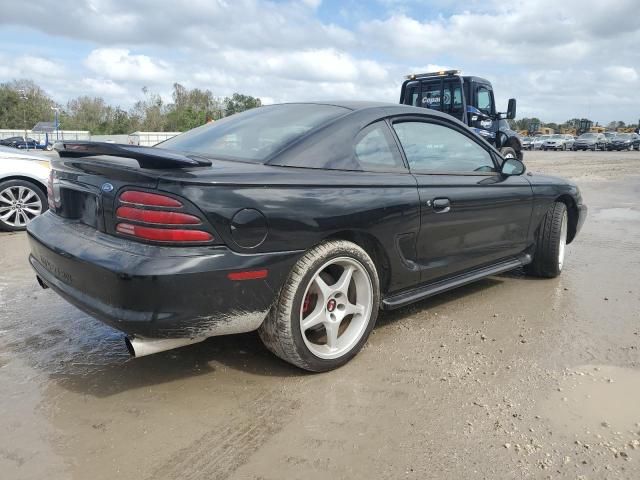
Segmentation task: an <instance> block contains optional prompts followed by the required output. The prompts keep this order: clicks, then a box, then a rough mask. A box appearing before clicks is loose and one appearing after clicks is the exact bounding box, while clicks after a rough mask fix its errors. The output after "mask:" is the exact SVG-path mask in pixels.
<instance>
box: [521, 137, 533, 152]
mask: <svg viewBox="0 0 640 480" xmlns="http://www.w3.org/2000/svg"><path fill="white" fill-rule="evenodd" d="M520 143H521V144H522V149H523V150H531V148H532V143H533V138H531V137H522V138H521V139H520Z"/></svg>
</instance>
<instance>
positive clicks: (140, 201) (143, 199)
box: [120, 190, 182, 208]
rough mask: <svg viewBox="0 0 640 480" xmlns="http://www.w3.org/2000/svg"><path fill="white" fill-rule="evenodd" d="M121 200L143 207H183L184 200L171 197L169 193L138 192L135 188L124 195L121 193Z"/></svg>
mask: <svg viewBox="0 0 640 480" xmlns="http://www.w3.org/2000/svg"><path fill="white" fill-rule="evenodd" d="M120 201H121V202H122V203H133V204H135V205H140V206H142V207H171V208H180V207H182V202H179V201H178V200H176V199H175V198H172V197H169V196H167V195H160V194H157V193H148V192H137V191H135V190H128V191H126V192H124V193H123V194H122V195H120Z"/></svg>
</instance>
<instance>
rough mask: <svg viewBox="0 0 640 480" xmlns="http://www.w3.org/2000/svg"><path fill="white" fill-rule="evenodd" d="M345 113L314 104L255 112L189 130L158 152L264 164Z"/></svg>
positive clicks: (249, 111) (291, 105)
mask: <svg viewBox="0 0 640 480" xmlns="http://www.w3.org/2000/svg"><path fill="white" fill-rule="evenodd" d="M348 112H349V110H348V109H346V108H343V107H337V106H333V105H316V104H286V105H270V106H266V107H260V108H254V109H252V110H247V111H245V112H242V113H239V114H236V115H232V116H230V117H227V118H224V119H222V120H218V121H217V122H214V123H210V124H207V125H204V126H202V127H198V128H194V129H193V130H189V131H188V132H185V133H183V134H181V135H178V136H176V137H173V138H171V139H169V140H166V141H164V142H162V143H160V144H159V145H158V148H166V149H171V150H178V151H182V152H188V153H196V154H200V155H204V156H207V157H217V158H224V159H229V160H239V161H249V162H256V163H263V162H265V161H266V160H267V159H268V158H269V157H270V156H271V155H272V154H274V153H276V152H278V151H279V150H281V149H282V148H283V147H285V146H286V145H287V144H289V143H291V142H292V141H294V140H295V139H297V138H299V137H301V136H303V135H304V134H305V133H307V132H309V131H310V130H313V129H314V128H316V127H319V126H320V125H322V124H324V123H327V122H329V121H330V120H333V119H335V118H338V117H340V116H342V115H344V114H345V113H348Z"/></svg>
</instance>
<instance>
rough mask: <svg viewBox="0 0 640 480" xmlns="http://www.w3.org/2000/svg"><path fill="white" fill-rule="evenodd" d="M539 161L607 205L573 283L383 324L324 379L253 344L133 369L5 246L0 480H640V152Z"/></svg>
mask: <svg viewBox="0 0 640 480" xmlns="http://www.w3.org/2000/svg"><path fill="white" fill-rule="evenodd" d="M526 161H527V165H528V168H529V169H531V170H534V171H542V172H545V173H550V174H558V175H563V176H567V177H570V178H572V179H574V180H575V181H576V182H578V184H579V185H580V187H581V189H582V191H583V195H584V198H585V200H586V202H587V203H588V205H589V207H590V211H589V218H588V219H587V222H586V224H585V227H584V230H583V232H582V233H581V235H580V236H579V237H578V238H577V240H576V241H575V242H574V243H572V244H571V245H570V246H569V247H568V253H567V259H566V266H565V268H566V269H565V271H564V272H563V274H562V275H561V276H560V277H559V278H557V279H553V280H539V279H532V278H527V277H525V276H523V275H522V274H521V272H517V271H516V272H512V273H509V274H506V275H501V276H497V277H492V278H488V279H486V280H483V281H481V282H478V283H476V284H473V285H470V286H467V287H463V288H460V289H458V290H456V291H453V292H449V293H446V294H444V295H441V296H439V297H435V298H432V299H429V300H426V301H423V302H420V303H418V304H416V305H413V306H411V307H408V308H405V309H402V310H399V311H395V312H391V313H383V314H382V315H381V316H380V318H379V323H378V326H377V327H376V329H375V330H374V333H373V335H372V336H371V338H370V340H369V342H368V344H367V345H366V347H365V348H364V350H363V351H362V352H361V353H360V354H359V355H358V356H357V357H356V358H355V360H354V361H352V362H351V363H349V364H348V365H347V366H345V367H343V368H341V369H339V370H337V371H334V372H330V373H327V374H320V375H312V374H306V373H304V372H302V371H300V370H297V369H295V368H293V367H290V366H289V365H287V364H285V363H283V362H281V361H280V360H278V359H276V358H275V357H273V356H272V355H270V354H269V353H268V352H267V351H266V350H265V349H264V348H263V347H262V346H261V344H260V342H259V340H258V339H257V335H254V334H248V335H237V336H231V337H220V338H213V339H209V340H207V341H206V342H204V343H202V344H198V345H193V346H189V347H185V348H182V349H179V350H176V351H172V352H166V353H161V354H157V355H153V356H150V357H143V358H140V359H136V360H130V359H129V358H128V356H127V353H126V350H125V348H124V345H123V344H122V338H121V335H120V334H119V333H118V332H116V331H113V330H111V329H109V328H108V327H105V326H103V325H102V324H100V323H99V322H97V321H96V320H93V319H92V318H90V317H87V316H86V315H85V314H83V313H81V312H80V311H78V310H76V309H75V308H74V307H71V306H70V305H68V304H67V303H65V302H64V301H63V300H62V299H60V298H59V297H58V296H56V295H55V294H54V293H52V292H51V291H50V290H46V291H45V290H41V289H39V287H37V284H36V282H35V279H34V275H33V272H32V271H31V269H30V268H29V266H28V263H27V244H26V238H25V235H24V234H22V233H20V234H0V272H1V273H0V330H1V335H0V411H2V415H1V416H0V472H2V474H0V476H1V477H2V478H7V479H42V478H47V479H67V478H74V479H87V478H91V479H95V480H99V479H112V478H138V479H151V478H153V479H161V478H162V479H163V478H168V479H200V478H202V479H207V480H209V479H255V480H258V479H263V480H266V479H274V480H275V479H283V478H287V479H297V478H300V479H315V478H318V479H320V478H323V479H324V478H344V479H371V478H384V479H404V478H407V479H420V480H422V479H443V478H451V479H461V478H464V479H476V478H486V479H501V478H504V479H513V478H568V479H578V478H584V479H603V478H611V479H619V478H629V479H637V478H640V409H639V408H638V398H639V396H640V352H639V348H640V273H639V272H640V207H639V206H638V200H639V199H640V152H619V153H614V152H606V153H605V152H603V153H600V152H576V153H572V152H557V153H553V152H528V153H527V154H526Z"/></svg>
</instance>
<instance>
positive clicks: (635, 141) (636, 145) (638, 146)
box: [631, 133, 640, 150]
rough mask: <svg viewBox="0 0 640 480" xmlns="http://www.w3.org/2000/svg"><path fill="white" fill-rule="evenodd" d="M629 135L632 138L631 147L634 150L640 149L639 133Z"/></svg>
mask: <svg viewBox="0 0 640 480" xmlns="http://www.w3.org/2000/svg"><path fill="white" fill-rule="evenodd" d="M631 137H632V138H633V148H635V149H636V150H640V135H638V134H637V133H632V134H631Z"/></svg>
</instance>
